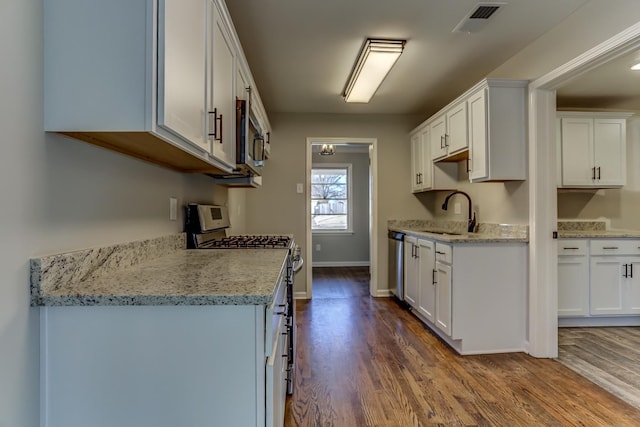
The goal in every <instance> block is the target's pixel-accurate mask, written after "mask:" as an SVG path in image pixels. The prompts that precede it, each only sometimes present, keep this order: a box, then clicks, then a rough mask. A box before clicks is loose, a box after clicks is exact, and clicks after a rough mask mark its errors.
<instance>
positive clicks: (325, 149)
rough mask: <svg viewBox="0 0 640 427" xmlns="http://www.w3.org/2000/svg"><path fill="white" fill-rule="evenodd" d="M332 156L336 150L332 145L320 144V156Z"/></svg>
mask: <svg viewBox="0 0 640 427" xmlns="http://www.w3.org/2000/svg"><path fill="white" fill-rule="evenodd" d="M334 154H336V149H335V147H334V146H333V144H322V149H321V150H320V155H321V156H333V155H334Z"/></svg>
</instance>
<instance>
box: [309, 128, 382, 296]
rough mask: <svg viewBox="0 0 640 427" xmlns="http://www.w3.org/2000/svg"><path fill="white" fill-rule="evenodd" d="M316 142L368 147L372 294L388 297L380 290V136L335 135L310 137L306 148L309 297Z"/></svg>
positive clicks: (310, 288)
mask: <svg viewBox="0 0 640 427" xmlns="http://www.w3.org/2000/svg"><path fill="white" fill-rule="evenodd" d="M313 144H367V145H368V146H369V271H370V274H371V280H370V281H369V295H371V296H374V297H375V296H388V295H387V293H386V292H383V293H382V294H381V293H380V291H379V290H378V267H377V265H378V262H377V259H378V236H377V233H376V230H378V139H377V138H335V137H327V138H322V137H308V138H307V147H306V158H307V160H306V174H305V180H306V191H305V194H306V196H305V203H306V207H305V215H306V219H305V223H306V232H307V233H306V234H307V244H306V249H305V263H307V265H308V267H307V277H306V282H307V283H306V284H307V288H306V296H305V297H306V298H307V299H310V298H311V296H312V287H313V285H312V283H313V268H312V267H311V266H312V265H313V259H312V256H313V235H312V233H311V169H312V166H313V160H312V145H313Z"/></svg>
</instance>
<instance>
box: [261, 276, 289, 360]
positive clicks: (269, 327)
mask: <svg viewBox="0 0 640 427" xmlns="http://www.w3.org/2000/svg"><path fill="white" fill-rule="evenodd" d="M286 291H287V286H286V280H285V276H284V271H282V272H280V278H279V279H278V285H277V287H276V291H275V297H274V299H273V303H271V305H270V306H269V307H267V310H266V315H265V335H264V346H265V355H266V356H267V357H268V356H269V355H270V354H271V353H272V351H273V346H274V341H275V340H276V339H277V337H278V329H279V324H280V320H281V318H283V317H284V316H285V315H286V313H287V310H288V307H287V292H286Z"/></svg>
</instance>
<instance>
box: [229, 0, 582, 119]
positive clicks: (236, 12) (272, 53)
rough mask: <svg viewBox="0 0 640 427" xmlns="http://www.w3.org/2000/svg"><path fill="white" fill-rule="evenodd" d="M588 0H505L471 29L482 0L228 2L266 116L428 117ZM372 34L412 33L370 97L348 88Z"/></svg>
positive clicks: (398, 36)
mask: <svg viewBox="0 0 640 427" xmlns="http://www.w3.org/2000/svg"><path fill="white" fill-rule="evenodd" d="M586 2H587V0H562V1H559V0H505V3H507V4H506V5H505V6H504V7H502V8H501V10H500V11H499V12H498V13H496V14H495V15H494V16H493V17H491V19H490V20H489V21H488V22H487V25H486V27H485V28H484V29H483V30H482V31H480V32H478V33H473V34H467V33H459V32H452V30H453V29H454V28H455V27H456V25H457V24H458V23H459V22H460V21H461V20H462V19H463V18H464V17H465V16H466V15H467V14H468V13H469V12H470V11H471V10H472V9H473V8H474V7H475V6H476V4H478V1H476V0H394V1H388V0H384V1H383V0H227V7H228V8H229V11H230V13H231V16H232V19H233V22H234V25H235V27H236V30H237V32H238V35H239V37H240V41H241V43H242V45H243V48H244V51H245V54H246V56H247V60H248V61H249V65H250V67H251V71H252V73H253V76H254V79H255V81H256V84H257V86H258V89H259V91H260V95H261V97H262V100H263V103H264V104H265V107H266V109H267V111H268V112H269V113H272V112H307V113H367V114H423V115H424V114H431V113H433V112H435V111H437V110H438V109H439V108H441V107H442V106H444V105H446V104H447V103H448V102H450V101H451V100H452V99H453V98H455V97H456V96H458V95H459V94H461V93H462V92H464V91H465V90H466V89H468V88H469V87H471V86H472V85H473V84H475V83H476V82H478V81H479V80H481V79H482V78H484V77H485V76H486V75H487V74H488V73H490V72H491V71H492V70H494V69H495V68H496V67H498V66H499V65H501V64H502V63H503V62H504V61H506V60H507V59H508V58H510V57H511V56H513V55H514V54H515V53H517V52H518V51H519V50H520V49H522V48H523V47H524V46H526V45H527V44H529V43H531V42H532V41H533V40H535V39H536V38H537V37H539V36H540V35H542V34H543V33H545V32H547V31H548V30H550V29H551V28H553V27H554V26H556V25H557V24H558V23H560V22H561V21H562V20H563V19H564V18H566V17H567V16H568V15H570V14H571V13H572V12H574V11H575V10H576V9H577V8H578V7H580V6H581V5H582V4H584V3H586ZM367 37H374V38H393V39H406V40H407V44H406V46H405V51H404V53H403V54H402V56H401V57H400V59H399V60H398V62H397V63H396V66H395V67H394V69H393V70H392V71H391V73H390V74H389V76H388V77H387V79H386V80H385V81H384V82H383V84H382V86H381V87H380V89H379V90H378V92H377V94H376V95H375V96H374V98H373V100H372V101H371V102H370V103H369V104H346V103H345V102H344V101H343V99H342V98H341V96H340V95H341V92H342V90H343V88H344V85H345V82H346V80H347V77H348V75H349V72H350V71H351V69H352V67H353V64H354V62H355V59H356V56H357V54H358V51H359V49H360V47H361V46H362V43H363V42H364V40H365V39H366V38H367Z"/></svg>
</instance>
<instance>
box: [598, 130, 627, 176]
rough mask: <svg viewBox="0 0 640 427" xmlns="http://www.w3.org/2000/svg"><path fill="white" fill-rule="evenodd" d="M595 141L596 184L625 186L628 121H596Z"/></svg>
mask: <svg viewBox="0 0 640 427" xmlns="http://www.w3.org/2000/svg"><path fill="white" fill-rule="evenodd" d="M593 140H594V159H595V161H594V166H595V168H596V183H597V184H598V185H603V186H611V185H625V184H626V181H627V172H626V144H627V141H626V121H625V120H624V119H595V120H594V121H593Z"/></svg>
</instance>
